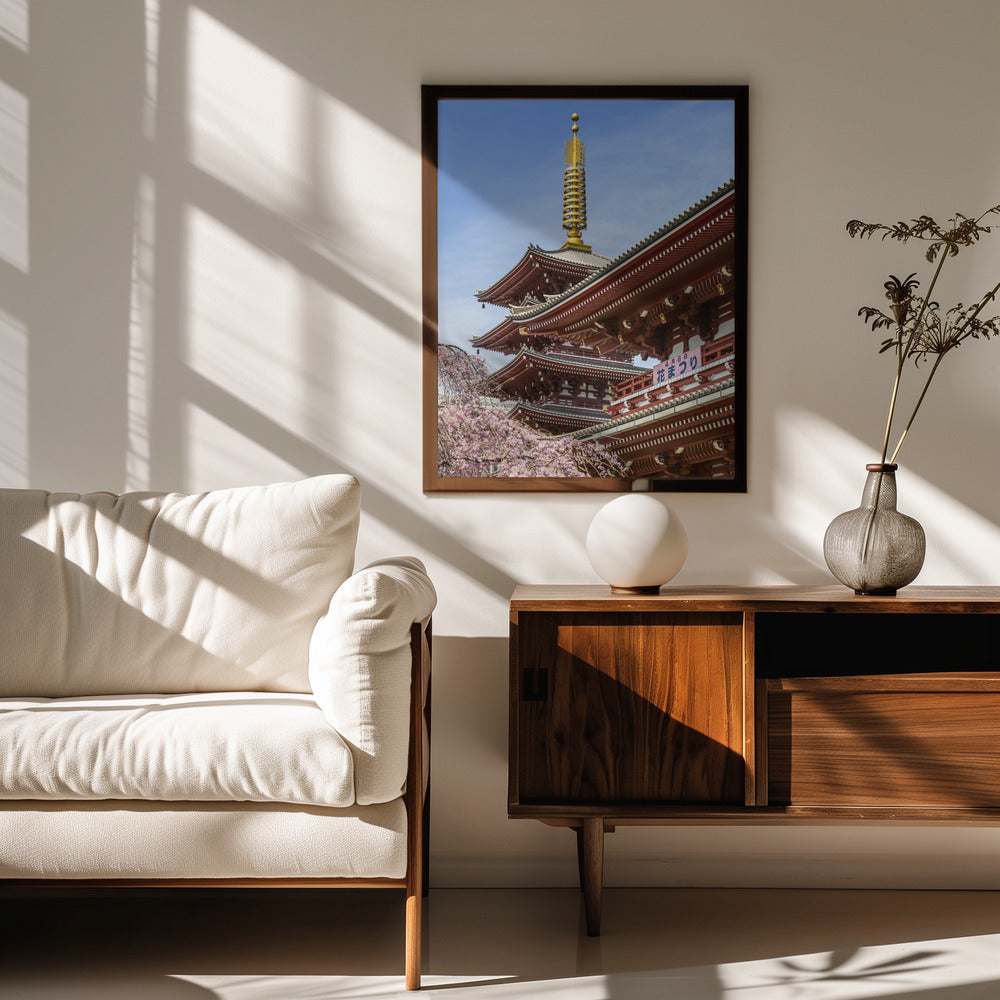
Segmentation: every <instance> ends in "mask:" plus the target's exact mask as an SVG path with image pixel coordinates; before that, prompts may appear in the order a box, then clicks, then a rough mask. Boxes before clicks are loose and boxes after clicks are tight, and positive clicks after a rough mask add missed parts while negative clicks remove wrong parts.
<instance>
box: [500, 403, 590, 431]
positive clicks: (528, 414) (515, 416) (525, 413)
mask: <svg viewBox="0 0 1000 1000" xmlns="http://www.w3.org/2000/svg"><path fill="white" fill-rule="evenodd" d="M509 416H510V418H511V419H512V420H519V421H520V422H521V423H523V424H528V425H529V426H531V427H534V428H536V429H538V430H548V431H550V432H551V433H555V434H565V433H567V432H569V431H580V430H584V429H586V428H589V427H592V426H593V425H594V424H603V423H606V422H607V419H608V415H607V414H606V413H604V412H603V411H602V410H596V409H591V408H589V407H584V406H565V405H562V404H557V403H542V404H540V405H536V404H532V403H527V402H521V403H518V404H517V406H515V407H514V408H513V409H512V410H511V411H510V414H509Z"/></svg>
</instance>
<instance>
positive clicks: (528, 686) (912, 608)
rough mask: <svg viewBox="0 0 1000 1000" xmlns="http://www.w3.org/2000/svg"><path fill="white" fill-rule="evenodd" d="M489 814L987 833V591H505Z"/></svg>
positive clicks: (995, 729)
mask: <svg viewBox="0 0 1000 1000" xmlns="http://www.w3.org/2000/svg"><path fill="white" fill-rule="evenodd" d="M510 640H511V641H510V753H509V768H510V770H509V783H508V814H509V815H510V816H511V817H526V818H532V819H538V820H542V821H543V822H546V823H550V824H553V825H557V826H567V827H570V828H571V829H574V830H575V831H576V833H577V849H578V857H579V861H580V882H581V888H582V889H583V892H584V896H585V902H586V915H587V929H588V932H589V933H591V934H598V933H599V932H600V919H601V889H602V883H603V857H604V834H605V832H610V831H611V830H613V829H614V827H615V825H621V824H645V823H691V824H702V825H704V824H713V823H753V824H760V823H790V822H793V823H794V822H798V823H820V824H823V823H830V824H835V823H863V822H878V823H887V822H910V823H939V822H945V823H949V822H950V823H959V824H988V823H993V822H997V821H1000V588H997V587H989V588H987V587H938V588H929V587H908V588H906V589H905V590H904V591H901V592H900V595H899V596H897V597H859V596H855V595H854V594H852V593H851V592H850V591H848V590H846V589H845V588H842V587H839V586H830V587H785V586H780V587H692V588H684V589H680V588H673V587H665V588H663V589H662V590H661V591H660V593H658V594H653V595H625V594H612V593H611V591H610V588H608V587H605V586H520V587H518V588H517V589H516V590H515V591H514V594H513V597H512V598H511V602H510Z"/></svg>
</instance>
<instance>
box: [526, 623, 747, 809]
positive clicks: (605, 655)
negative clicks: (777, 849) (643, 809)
mask: <svg viewBox="0 0 1000 1000" xmlns="http://www.w3.org/2000/svg"><path fill="white" fill-rule="evenodd" d="M514 641H515V642H516V649H514V650H512V664H513V686H514V690H515V692H516V696H515V704H514V706H512V708H514V710H515V713H516V722H515V733H516V735H515V739H514V741H513V742H514V746H515V747H516V753H517V762H516V786H515V787H516V796H512V803H511V804H512V806H514V805H517V804H519V803H522V804H523V803H526V802H534V803H542V802H552V803H567V802H576V803H581V804H582V803H590V804H594V803H608V804H618V803H622V802H661V803H673V802H714V803H724V802H725V803H742V802H743V800H744V795H745V787H744V766H743V750H744V725H743V712H744V697H745V695H744V683H743V655H742V644H743V628H742V615H740V614H733V613H730V614H695V615H692V614H662V613H661V614H659V615H631V614H600V613H593V612H588V613H583V614H572V613H561V614H547V613H545V614H530V613H524V612H522V613H520V614H518V616H517V629H516V638H515V639H514Z"/></svg>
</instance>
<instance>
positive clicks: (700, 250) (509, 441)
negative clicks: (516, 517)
mask: <svg viewBox="0 0 1000 1000" xmlns="http://www.w3.org/2000/svg"><path fill="white" fill-rule="evenodd" d="M422 110H423V227H424V228H423V257H424V271H423V295H424V305H423V320H424V489H425V491H427V492H447V491H475V490H490V491H506V490H549V491H567V490H605V491H628V490H632V489H650V490H671V491H679V490H684V491H706V492H708V491H729V492H744V491H745V490H746V465H747V456H746V437H747V434H746V352H747V329H746V325H747V324H746V314H747V278H746V275H747V88H746V87H742V86H734V87H728V86H717V87H716V86H699V87H671V86H663V87H649V86H644V87H633V86H621V87H590V86H586V87H563V86H558V87H555V86H553V87H522V86H517V87H487V86H424V87H423V88H422Z"/></svg>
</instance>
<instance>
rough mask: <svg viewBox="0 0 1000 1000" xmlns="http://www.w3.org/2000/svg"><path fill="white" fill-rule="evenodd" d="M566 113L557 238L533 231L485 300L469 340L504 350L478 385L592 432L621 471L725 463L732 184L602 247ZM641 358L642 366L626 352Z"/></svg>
mask: <svg viewBox="0 0 1000 1000" xmlns="http://www.w3.org/2000/svg"><path fill="white" fill-rule="evenodd" d="M578 128H579V126H578V125H577V116H576V115H574V116H573V129H572V131H573V134H572V138H571V139H569V140H568V141H567V143H566V157H565V159H566V170H565V174H564V178H565V179H564V192H563V228H564V229H566V230H567V232H568V236H567V239H566V242H565V243H564V244H563V246H562V247H560V248H559V249H558V250H554V251H546V250H542V249H540V248H539V247H536V246H534V245H531V246H529V247H528V249H527V251H526V252H525V254H524V256H523V257H522V258H521V260H520V261H518V263H517V264H516V265H515V266H514V267H513V268H511V270H510V271H508V272H507V274H505V275H504V276H503V277H501V278H500V279H499V280H498V281H496V282H495V283H494V284H493V285H492V286H491V287H490V288H488V289H486V290H484V291H481V292H479V293H478V296H477V297H478V298H479V300H480V301H481V302H483V303H487V302H488V303H491V304H493V305H497V306H500V307H502V308H504V309H505V310H506V311H507V314H506V316H505V317H504V319H503V320H502V321H501V322H500V323H499V324H497V325H496V326H495V327H493V329H491V330H489V331H487V332H486V333H484V334H482V335H481V336H479V337H476V338H475V339H474V340H473V341H472V344H473V346H474V347H476V348H485V349H489V350H492V351H498V352H500V353H502V354H506V355H510V356H511V360H510V361H509V362H508V363H507V364H506V365H504V366H503V367H502V368H500V369H499V370H498V371H495V372H494V373H493V374H492V375H490V376H489V378H488V379H487V383H486V388H487V391H488V392H489V393H490V394H493V395H499V396H503V397H505V398H508V399H510V400H512V401H514V405H513V408H512V410H511V416H512V417H513V418H514V419H517V420H520V421H522V422H524V423H526V424H529V425H530V426H532V427H535V428H537V429H539V430H543V431H546V432H548V433H552V434H568V435H572V436H573V437H575V438H579V439H583V440H591V441H599V442H601V443H602V444H604V445H605V446H606V447H607V448H609V449H610V450H611V451H613V452H614V453H615V454H616V455H617V457H618V458H619V460H621V461H622V462H623V463H625V464H626V466H627V468H628V470H629V476H630V477H631V478H654V479H655V478H685V479H732V478H734V476H735V469H736V454H735V450H736V407H735V399H736V351H735V343H736V322H735V320H736V316H735V304H734V294H735V261H736V192H735V185H734V184H733V183H732V182H730V183H728V184H726V185H724V186H722V187H721V188H719V189H718V190H716V191H714V192H712V193H711V194H710V195H708V196H707V197H706V198H704V199H702V200H701V201H700V202H698V203H697V204H696V205H694V206H692V207H691V208H689V209H688V210H687V211H685V212H683V213H682V214H681V215H679V216H678V217H677V218H675V219H673V220H671V221H670V222H668V223H667V224H666V225H664V226H662V227H661V228H660V229H658V230H656V231H655V232H653V233H651V234H650V235H649V236H647V237H646V238H645V239H644V240H642V241H640V242H639V243H637V244H636V245H635V246H633V247H631V248H630V249H628V250H626V251H625V252H624V253H622V254H620V255H619V256H618V257H616V258H614V259H609V258H607V257H603V256H602V255H600V254H596V253H594V252H593V251H592V249H591V248H590V247H589V246H587V245H586V244H585V243H584V242H583V239H582V233H583V230H584V229H585V228H586V190H585V177H584V162H585V153H584V149H583V143H582V142H581V141H580V139H579V136H578V134H577V132H578ZM637 357H638V358H641V359H642V360H643V361H644V362H646V363H647V364H648V363H649V362H650V361H653V362H654V367H651V368H650V367H641V366H637V365H634V364H632V361H633V359H635V358H637Z"/></svg>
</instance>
